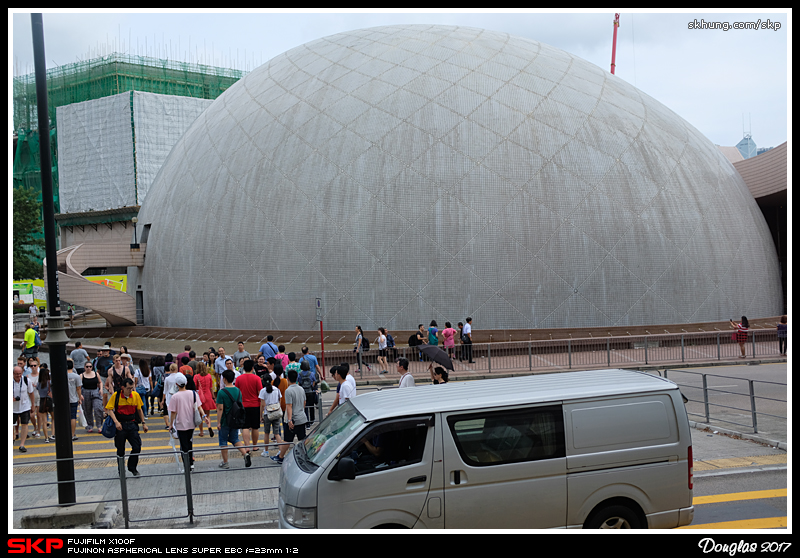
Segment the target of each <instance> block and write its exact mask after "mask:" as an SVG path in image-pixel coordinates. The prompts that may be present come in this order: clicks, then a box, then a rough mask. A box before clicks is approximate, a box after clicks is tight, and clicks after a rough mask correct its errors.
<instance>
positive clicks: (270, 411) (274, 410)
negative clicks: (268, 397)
mask: <svg viewBox="0 0 800 558" xmlns="http://www.w3.org/2000/svg"><path fill="white" fill-rule="evenodd" d="M266 411H267V420H269V421H273V420H278V419H280V418H281V417H282V416H283V412H282V411H281V404H280V403H270V404H269V405H267V408H266Z"/></svg>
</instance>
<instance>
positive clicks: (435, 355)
mask: <svg viewBox="0 0 800 558" xmlns="http://www.w3.org/2000/svg"><path fill="white" fill-rule="evenodd" d="M417 349H419V350H420V352H422V353H423V354H424V355H425V356H427V357H428V358H429V359H431V360H432V361H433V362H435V363H436V364H441V365H442V366H444V367H445V368H446V369H447V370H453V361H452V360H450V357H449V356H448V354H447V353H446V352H445V351H444V350H443V349H441V348H439V347H438V346H436V345H417Z"/></svg>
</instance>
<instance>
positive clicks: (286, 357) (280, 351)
mask: <svg viewBox="0 0 800 558" xmlns="http://www.w3.org/2000/svg"><path fill="white" fill-rule="evenodd" d="M285 350H286V347H284V346H283V345H278V354H276V355H275V358H276V359H278V360H280V361H281V364H282V365H283V369H284V370H286V367H287V366H289V355H287V354H286V353H285V352H284V351H285Z"/></svg>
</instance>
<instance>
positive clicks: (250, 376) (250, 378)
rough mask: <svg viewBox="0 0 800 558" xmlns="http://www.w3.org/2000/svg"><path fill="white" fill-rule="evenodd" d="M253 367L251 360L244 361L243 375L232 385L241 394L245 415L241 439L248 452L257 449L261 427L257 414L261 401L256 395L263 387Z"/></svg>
mask: <svg viewBox="0 0 800 558" xmlns="http://www.w3.org/2000/svg"><path fill="white" fill-rule="evenodd" d="M254 366H255V363H254V362H253V361H252V360H249V359H248V360H246V361H244V365H243V368H244V374H241V375H240V376H239V377H238V378H236V382H235V384H234V385H235V386H236V387H237V388H239V390H240V391H241V392H242V406H243V407H244V412H245V415H246V422H245V425H244V428H242V438H243V439H244V445H245V446H247V447H248V450H247V451H248V452H250V451H251V450H256V449H258V429H259V428H260V427H261V413H260V412H259V410H260V408H261V400H259V398H258V394H259V393H260V392H261V388H262V387H263V386H262V385H261V378H260V377H258V376H257V375H256V374H255V373H254V372H253V367H254ZM251 445H252V447H251ZM264 449H267V448H266V447H265V448H264Z"/></svg>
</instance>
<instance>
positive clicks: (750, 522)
mask: <svg viewBox="0 0 800 558" xmlns="http://www.w3.org/2000/svg"><path fill="white" fill-rule="evenodd" d="M781 527H787V521H786V517H765V518H762V519H742V520H740V521H723V522H720V523H700V524H698V525H684V526H683V527H677V529H777V528H781Z"/></svg>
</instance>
